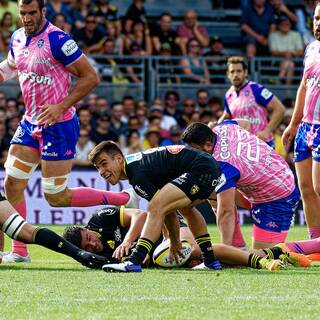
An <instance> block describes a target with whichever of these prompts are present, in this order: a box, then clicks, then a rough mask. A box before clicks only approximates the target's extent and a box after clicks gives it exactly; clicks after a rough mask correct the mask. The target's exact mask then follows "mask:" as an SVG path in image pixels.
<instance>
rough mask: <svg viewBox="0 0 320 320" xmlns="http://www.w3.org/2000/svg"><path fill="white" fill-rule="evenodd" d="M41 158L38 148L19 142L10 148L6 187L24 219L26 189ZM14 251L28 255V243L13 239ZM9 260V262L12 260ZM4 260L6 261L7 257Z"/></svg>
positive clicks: (25, 212)
mask: <svg viewBox="0 0 320 320" xmlns="http://www.w3.org/2000/svg"><path fill="white" fill-rule="evenodd" d="M39 160H40V155H39V152H38V151H37V150H36V149H33V148H30V147H27V146H23V145H18V144H12V145H11V146H10V148H9V153H8V159H7V162H6V165H5V166H6V177H5V183H4V188H5V192H6V197H7V199H8V201H9V202H10V203H11V204H12V205H13V207H14V208H15V209H16V211H17V212H18V213H19V214H20V215H21V216H22V217H23V219H26V216H27V211H26V201H25V197H24V190H25V188H26V187H27V184H28V181H29V177H30V176H31V174H32V173H33V171H34V169H35V168H36V166H37V165H38V163H39ZM12 253H13V254H17V255H20V256H21V257H27V256H28V250H27V246H26V244H25V243H22V242H19V241H16V240H13V241H12ZM8 257H9V256H8ZM8 257H7V258H8ZM9 260H10V259H9ZM9 260H8V262H10V261H9ZM22 260H24V259H23V258H22ZM27 260H28V259H27ZM27 260H26V261H27ZM3 261H4V262H6V258H4V260H3Z"/></svg>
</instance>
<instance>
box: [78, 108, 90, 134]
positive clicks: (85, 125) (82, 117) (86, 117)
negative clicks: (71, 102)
mask: <svg viewBox="0 0 320 320" xmlns="http://www.w3.org/2000/svg"><path fill="white" fill-rule="evenodd" d="M77 114H78V118H79V123H80V129H83V130H87V131H88V132H91V129H92V128H91V127H92V125H91V120H92V114H91V112H90V111H89V109H88V108H86V107H85V106H83V107H81V108H79V109H78V111H77Z"/></svg>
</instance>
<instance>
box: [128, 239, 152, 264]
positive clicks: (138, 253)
mask: <svg viewBox="0 0 320 320" xmlns="http://www.w3.org/2000/svg"><path fill="white" fill-rule="evenodd" d="M153 245H154V243H153V242H152V241H151V240H149V239H147V238H140V239H139V240H138V242H137V245H136V247H135V249H134V250H133V252H132V253H131V255H130V257H129V258H128V259H127V260H129V261H131V262H132V263H134V264H142V262H143V260H144V259H145V257H146V256H147V254H148V253H149V252H150V251H151V249H152V247H153Z"/></svg>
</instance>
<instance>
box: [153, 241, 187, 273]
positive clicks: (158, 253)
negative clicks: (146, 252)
mask: <svg viewBox="0 0 320 320" xmlns="http://www.w3.org/2000/svg"><path fill="white" fill-rule="evenodd" d="M181 245H182V249H181V252H182V254H183V255H182V257H180V260H179V262H178V263H177V262H176V261H175V260H173V261H170V259H169V253H170V239H167V240H165V241H163V242H161V243H160V244H159V245H158V246H157V247H156V249H155V250H154V252H153V257H152V258H153V263H154V264H155V265H156V266H159V267H162V268H175V267H181V266H182V265H183V264H184V263H186V262H187V260H188V259H189V258H190V256H191V244H190V243H189V242H188V241H186V240H182V241H181Z"/></svg>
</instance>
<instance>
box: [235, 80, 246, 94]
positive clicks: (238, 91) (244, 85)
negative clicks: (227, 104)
mask: <svg viewBox="0 0 320 320" xmlns="http://www.w3.org/2000/svg"><path fill="white" fill-rule="evenodd" d="M248 84H249V80H247V81H246V82H245V83H244V84H243V85H242V86H241V87H240V88H239V89H236V90H235V92H236V94H237V96H238V95H239V93H240V91H241V90H242V89H243V88H245V87H246V86H247V85H248Z"/></svg>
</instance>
